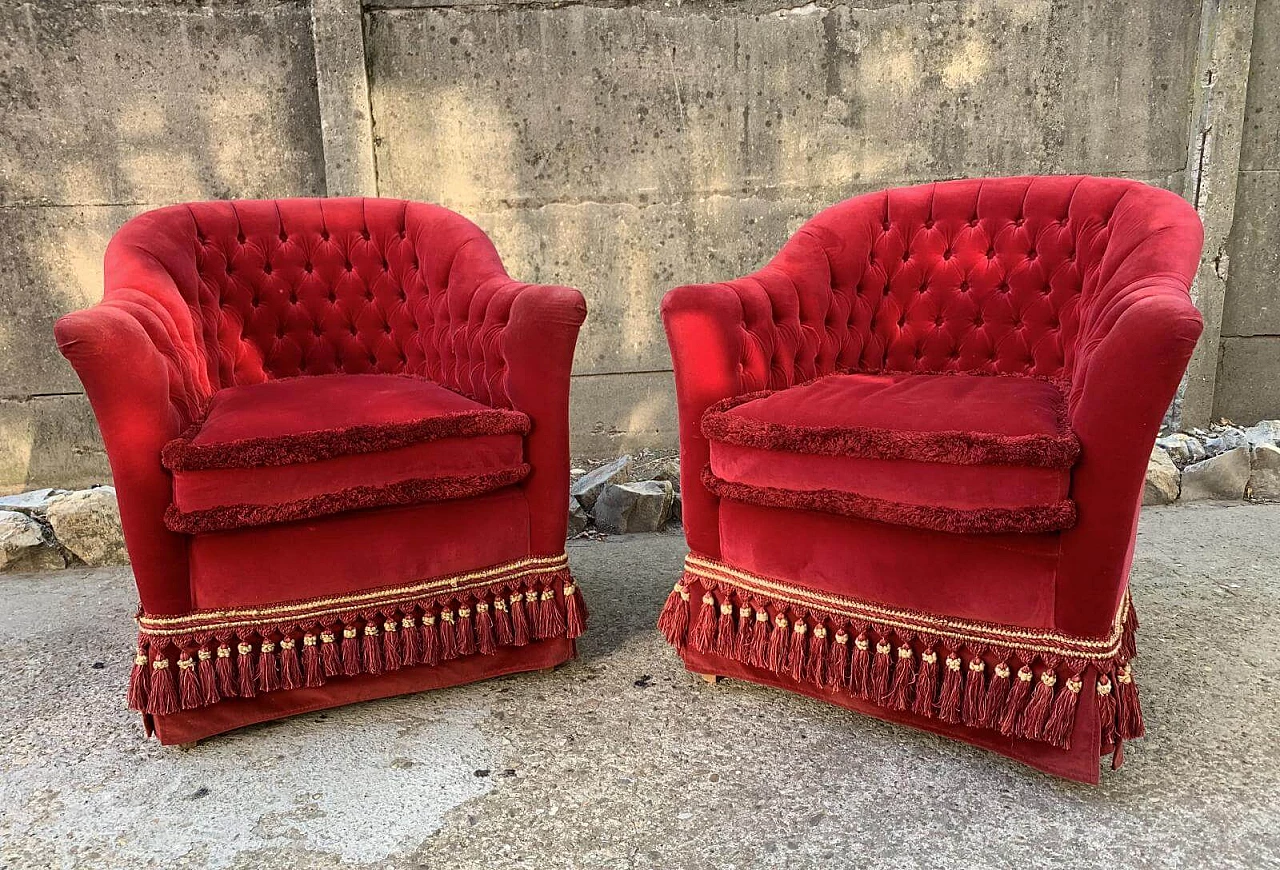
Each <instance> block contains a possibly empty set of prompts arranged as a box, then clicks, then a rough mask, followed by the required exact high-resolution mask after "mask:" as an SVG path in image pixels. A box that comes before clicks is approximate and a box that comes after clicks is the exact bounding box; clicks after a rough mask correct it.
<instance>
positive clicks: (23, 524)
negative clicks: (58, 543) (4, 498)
mask: <svg viewBox="0 0 1280 870" xmlns="http://www.w3.org/2000/svg"><path fill="white" fill-rule="evenodd" d="M66 564H67V563H66V560H65V559H63V558H62V553H60V552H59V551H58V549H57V548H56V547H54V546H53V545H52V544H51V543H50V541H48V540H47V539H46V538H45V535H44V528H43V527H42V526H41V525H40V523H38V522H37V521H36V520H34V519H32V518H31V517H29V516H27V515H26V514H23V513H19V512H18V511H11V510H0V572H5V573H10V574H13V573H19V572H23V573H25V572H28V571H49V570H54V569H57V568H65V567H66Z"/></svg>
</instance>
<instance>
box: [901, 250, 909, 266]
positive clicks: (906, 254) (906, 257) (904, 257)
mask: <svg viewBox="0 0 1280 870" xmlns="http://www.w3.org/2000/svg"><path fill="white" fill-rule="evenodd" d="M910 260H911V252H910V251H903V252H902V262H904V263H907V262H910Z"/></svg>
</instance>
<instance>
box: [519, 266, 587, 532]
mask: <svg viewBox="0 0 1280 870" xmlns="http://www.w3.org/2000/svg"><path fill="white" fill-rule="evenodd" d="M511 289H512V291H513V294H514V296H513V300H512V303H511V313H510V319H509V320H508V321H507V325H506V327H505V329H503V331H502V358H503V360H504V361H505V374H504V378H503V380H504V391H505V393H506V395H507V397H508V399H509V400H510V403H511V406H512V407H513V408H515V409H517V410H519V411H523V412H524V413H526V414H528V415H529V418H530V419H531V420H532V421H533V427H532V429H531V430H530V431H529V434H528V436H527V437H526V438H525V461H526V462H528V463H529V465H531V466H532V468H533V470H532V471H531V472H530V473H529V476H528V477H526V478H525V480H524V482H523V484H522V486H523V488H524V492H525V496H526V498H527V499H528V501H529V512H530V516H529V525H530V532H529V535H530V546H531V547H532V551H533V553H534V554H535V555H555V554H557V553H560V552H563V550H564V539H565V532H566V526H567V524H568V519H569V375H570V373H571V371H572V369H573V351H574V347H575V345H576V344H577V341H578V329H579V327H581V326H582V322H583V320H585V319H586V316H587V305H586V302H585V301H584V300H583V298H582V294H581V293H579V292H578V291H577V290H574V289H573V288H571V287H551V286H541V285H535V284H516V283H515V282H512V288H511Z"/></svg>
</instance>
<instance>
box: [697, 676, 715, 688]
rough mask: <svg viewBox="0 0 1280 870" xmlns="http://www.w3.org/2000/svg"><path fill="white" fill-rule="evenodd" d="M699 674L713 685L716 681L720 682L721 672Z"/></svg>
mask: <svg viewBox="0 0 1280 870" xmlns="http://www.w3.org/2000/svg"><path fill="white" fill-rule="evenodd" d="M698 676H700V677H702V679H704V680H706V681H707V682H708V683H710V684H711V685H713V686H714V685H715V684H716V683H718V682H720V675H719V674H698Z"/></svg>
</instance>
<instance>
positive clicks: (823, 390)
mask: <svg viewBox="0 0 1280 870" xmlns="http://www.w3.org/2000/svg"><path fill="white" fill-rule="evenodd" d="M702 428H703V434H705V435H706V437H707V438H708V439H709V440H710V442H711V463H710V466H709V467H708V469H707V470H706V472H705V474H704V481H705V482H706V484H707V487H708V488H709V489H710V490H711V491H712V492H713V493H715V494H717V495H719V496H721V497H722V498H730V499H735V500H738V501H745V502H749V503H753V504H759V505H765V506H769V507H791V508H801V509H808V510H817V511H825V512H829V513H838V514H845V515H848V516H855V517H860V518H863V519H871V520H877V521H881V522H887V523H895V524H899V525H907V526H914V527H917V528H924V529H931V530H934V531H944V532H956V533H1005V532H1046V531H1057V530H1061V529H1066V528H1070V527H1071V526H1072V525H1074V524H1075V516H1076V512H1075V505H1074V503H1073V502H1072V501H1071V500H1070V498H1069V497H1068V495H1069V492H1070V486H1071V467H1072V465H1073V464H1074V463H1075V460H1076V458H1077V457H1078V455H1079V450H1080V448H1079V444H1078V442H1077V441H1076V438H1075V436H1074V435H1073V434H1072V433H1071V431H1070V429H1069V427H1068V426H1067V423H1066V400H1065V398H1064V396H1063V393H1062V391H1061V389H1060V388H1059V387H1058V386H1057V385H1056V384H1055V383H1053V382H1051V381H1048V380H1044V379H1040V378H1032V377H1021V376H1007V377H1006V376H987V375H964V374H954V375H953V374H938V375H922V374H908V373H890V374H838V375H830V376H827V377H823V378H819V379H817V380H814V381H810V382H808V383H806V384H801V385H798V386H795V387H791V388H788V389H785V390H780V391H776V392H768V393H754V394H748V395H745V396H738V397H735V398H732V399H729V400H726V401H724V402H721V403H719V404H717V405H714V406H712V407H711V408H710V409H708V411H707V413H706V415H705V416H704V418H703V424H702Z"/></svg>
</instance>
